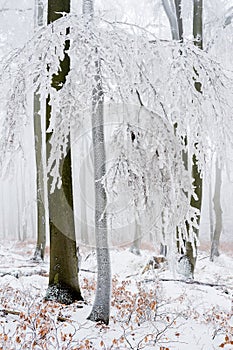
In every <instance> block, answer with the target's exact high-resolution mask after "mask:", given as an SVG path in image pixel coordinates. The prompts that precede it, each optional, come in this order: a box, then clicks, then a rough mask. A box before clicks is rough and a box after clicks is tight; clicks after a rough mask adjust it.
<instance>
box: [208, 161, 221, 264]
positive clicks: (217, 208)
mask: <svg viewBox="0 0 233 350" xmlns="http://www.w3.org/2000/svg"><path fill="white" fill-rule="evenodd" d="M221 184H222V172H221V169H220V167H219V166H218V164H217V162H216V179H215V190H214V200H213V201H214V213H215V228H214V232H212V237H211V238H212V240H211V251H210V260H211V261H214V258H215V257H217V256H219V241H220V235H221V232H222V208H221Z"/></svg>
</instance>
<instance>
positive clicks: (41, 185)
mask: <svg viewBox="0 0 233 350" xmlns="http://www.w3.org/2000/svg"><path fill="white" fill-rule="evenodd" d="M43 15H44V4H43V1H42V0H36V1H35V28H37V27H41V26H43ZM33 102H34V106H33V109H34V135H35V155H36V189H37V191H36V196H37V198H36V202H37V242H36V249H35V252H34V257H33V260H44V253H45V246H46V221H45V176H44V159H43V153H42V142H43V141H42V140H43V138H42V127H41V115H40V96H39V94H38V93H36V92H35V93H34V101H33Z"/></svg>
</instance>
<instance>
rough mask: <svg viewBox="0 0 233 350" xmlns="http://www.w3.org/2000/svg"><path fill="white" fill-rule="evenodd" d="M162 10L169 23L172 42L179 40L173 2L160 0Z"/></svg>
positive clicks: (171, 0)
mask: <svg viewBox="0 0 233 350" xmlns="http://www.w3.org/2000/svg"><path fill="white" fill-rule="evenodd" d="M162 3H163V8H164V10H165V12H166V15H167V18H168V20H169V23H170V28H171V34H172V39H173V40H180V35H179V26H178V21H177V12H176V7H175V4H174V2H173V0H162Z"/></svg>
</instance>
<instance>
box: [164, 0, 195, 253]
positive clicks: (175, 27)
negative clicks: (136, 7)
mask: <svg viewBox="0 0 233 350" xmlns="http://www.w3.org/2000/svg"><path fill="white" fill-rule="evenodd" d="M163 7H164V10H165V12H166V15H167V17H168V20H169V23H170V28H171V34H172V39H173V40H179V41H180V42H183V20H182V16H181V0H163ZM176 129H177V125H176V124H175V125H174V132H175V134H176ZM185 142H186V143H187V138H186V140H185ZM182 158H183V162H184V165H185V168H186V169H188V155H187V152H184V151H183V154H182ZM163 221H164V213H162V222H163ZM176 232H177V230H176ZM162 235H163V237H165V233H164V229H163V225H162ZM176 235H177V250H178V251H180V250H181V248H180V242H179V240H178V233H176ZM160 254H161V255H164V256H166V255H167V246H166V245H164V244H162V243H161V246H160Z"/></svg>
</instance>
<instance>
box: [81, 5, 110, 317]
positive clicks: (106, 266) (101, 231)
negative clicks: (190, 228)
mask: <svg viewBox="0 0 233 350" xmlns="http://www.w3.org/2000/svg"><path fill="white" fill-rule="evenodd" d="M83 14H84V15H87V16H88V15H89V16H92V15H93V2H92V1H91V0H84V1H83ZM95 53H96V54H97V56H98V51H97V49H96V52H95ZM95 67H96V74H95V84H94V88H93V91H92V120H91V121H92V142H93V158H94V181H95V237H96V253H97V288H96V295H95V301H94V304H93V307H92V311H91V313H90V315H89V317H88V319H89V320H91V321H95V322H99V321H100V322H103V323H105V324H108V323H109V314H110V295H111V271H110V256H109V248H108V231H107V217H106V207H107V197H106V192H105V189H104V187H103V185H102V183H101V181H100V180H101V178H102V177H103V176H104V175H105V173H106V170H105V162H106V156H105V145H104V94H103V88H102V80H101V66H100V60H99V59H96V62H95Z"/></svg>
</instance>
